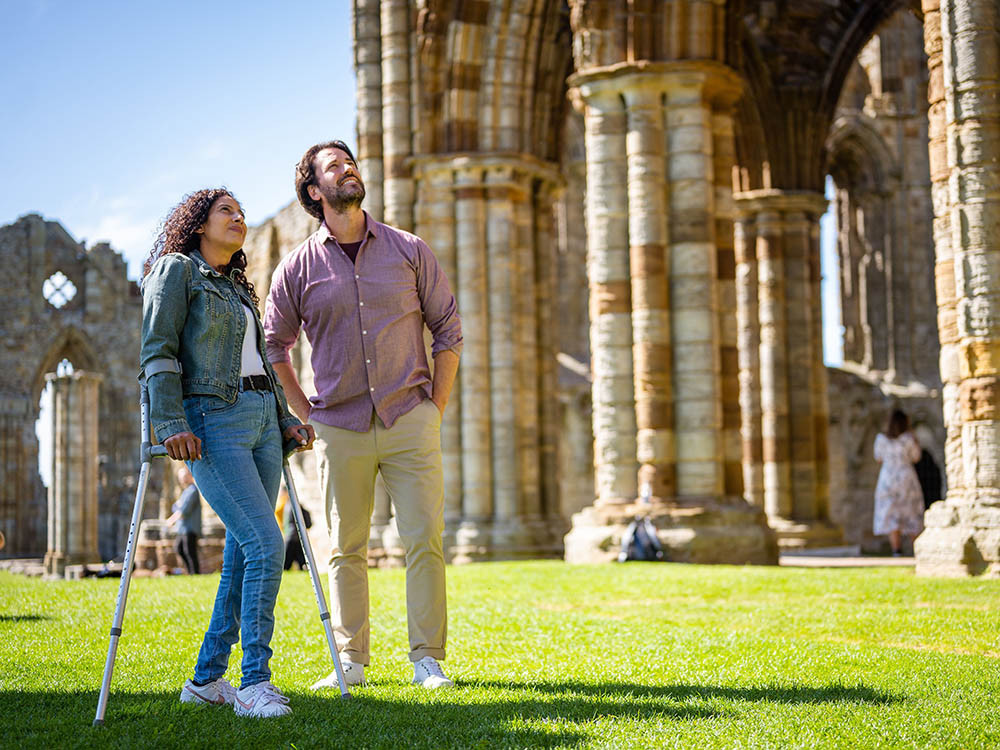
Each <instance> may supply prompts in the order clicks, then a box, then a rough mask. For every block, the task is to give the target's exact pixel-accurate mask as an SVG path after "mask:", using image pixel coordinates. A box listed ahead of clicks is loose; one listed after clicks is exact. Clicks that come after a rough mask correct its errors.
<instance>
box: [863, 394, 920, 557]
mask: <svg viewBox="0 0 1000 750" xmlns="http://www.w3.org/2000/svg"><path fill="white" fill-rule="evenodd" d="M875 460H876V461H879V462H880V463H881V464H882V469H881V470H880V471H879V474H878V483H877V484H876V485H875V516H874V519H873V523H872V531H873V533H874V534H875V535H876V536H882V535H888V537H889V543H890V544H891V545H892V554H893V555H896V556H899V555H902V554H903V546H902V542H903V537H904V536H905V537H907V538H908V539H912V538H913V537H915V536H917V534H919V533H920V532H921V531H923V527H924V524H923V520H924V503H923V496H922V494H921V491H920V481H919V480H918V479H917V472H916V470H915V469H914V468H913V464H915V463H916V462H917V461H919V460H920V444H919V443H918V442H917V439H916V438H915V437H914V436H913V433H912V432H910V418H909V417H907V416H906V413H905V412H903V411H901V410H899V409H894V410H893V412H892V415H891V416H890V417H889V425H888V428H887V429H886V431H885V434H884V435H883V434H881V433H880V434H879V435H877V436H876V437H875Z"/></svg>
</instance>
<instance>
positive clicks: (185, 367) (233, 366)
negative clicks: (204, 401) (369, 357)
mask: <svg viewBox="0 0 1000 750" xmlns="http://www.w3.org/2000/svg"><path fill="white" fill-rule="evenodd" d="M244 302H245V303H246V304H247V305H248V306H249V307H250V309H251V310H253V312H254V319H255V321H256V323H257V351H258V353H259V354H260V357H261V359H262V360H263V362H264V370H265V371H266V372H267V377H268V378H269V379H270V380H271V385H272V386H273V388H274V395H275V399H276V401H277V403H278V425H279V427H280V428H281V432H282V433H284V431H285V430H286V429H288V428H289V427H292V426H294V425H297V424H301V423H300V422H299V420H298V419H297V418H296V417H295V415H293V414H292V413H291V412H290V411H289V410H288V401H287V400H286V399H285V391H284V390H283V389H282V387H281V384H280V383H279V382H278V379H277V377H276V376H275V374H274V369H273V368H272V367H271V363H270V362H268V361H267V355H266V354H265V353H264V329H263V326H262V325H261V322H260V316H259V314H258V313H257V308H256V306H255V305H254V304H253V302H252V301H251V300H250V295H249V293H248V292H247V290H246V289H245V288H244V287H243V286H242V285H241V284H237V283H236V282H235V281H233V280H232V279H230V278H228V277H226V276H223V275H222V274H221V273H219V272H218V271H216V270H215V269H214V268H212V267H211V266H210V265H209V264H208V263H207V262H206V261H205V259H204V258H203V257H201V254H200V253H198V252H197V251H195V252H192V253H191V255H190V256H187V255H183V254H181V253H167V254H166V255H163V256H162V257H160V258H159V259H157V261H156V263H154V264H153V267H152V268H151V269H149V273H148V274H147V275H146V278H145V279H143V283H142V348H141V350H140V352H139V367H140V372H139V378H140V379H142V378H143V377H145V376H144V370H145V367H146V365H148V364H149V363H150V362H152V361H153V360H156V359H173V360H177V361H178V362H179V363H180V366H181V372H180V373H179V374H178V373H176V372H160V373H157V374H155V375H152V376H151V377H149V378H148V381H147V383H146V385H147V387H148V388H149V404H150V423H151V424H152V429H153V434H154V435H155V437H156V439H157V440H158V441H159V442H161V443H162V442H163V441H164V440H166V439H167V438H168V437H170V436H171V435H176V434H177V433H178V432H190V431H191V427H190V426H189V425H188V422H187V418H186V417H185V416H184V404H183V400H184V398H186V397H187V396H194V395H202V396H206V395H207V396H217V397H218V398H220V399H222V400H223V401H225V402H227V403H229V404H234V403H236V398H237V396H238V395H239V380H240V360H241V356H240V355H241V351H242V347H243V336H244V334H245V332H246V327H247V323H246V315H245V314H244V312H243V309H242V306H243V303H244Z"/></svg>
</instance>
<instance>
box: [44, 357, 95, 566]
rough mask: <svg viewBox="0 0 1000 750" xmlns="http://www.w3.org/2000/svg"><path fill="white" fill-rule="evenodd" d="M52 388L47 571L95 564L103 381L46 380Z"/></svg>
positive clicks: (91, 377) (85, 375) (86, 376)
mask: <svg viewBox="0 0 1000 750" xmlns="http://www.w3.org/2000/svg"><path fill="white" fill-rule="evenodd" d="M46 381H47V382H48V383H50V384H51V386H52V435H53V446H52V486H51V487H49V519H48V521H49V532H48V550H47V551H46V553H45V571H46V573H48V574H49V575H54V576H61V575H63V573H64V571H65V570H66V566H67V565H77V564H80V563H91V562H98V561H99V560H100V557H99V555H98V551H97V468H98V454H97V450H96V447H97V445H98V443H97V413H98V408H97V407H98V389H99V387H100V383H101V376H100V375H97V374H96V373H92V372H84V371H77V372H74V373H73V374H72V375H54V374H52V375H47V376H46Z"/></svg>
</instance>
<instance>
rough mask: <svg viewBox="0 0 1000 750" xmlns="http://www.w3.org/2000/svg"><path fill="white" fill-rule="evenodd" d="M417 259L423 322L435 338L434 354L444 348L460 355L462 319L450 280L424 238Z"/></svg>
mask: <svg viewBox="0 0 1000 750" xmlns="http://www.w3.org/2000/svg"><path fill="white" fill-rule="evenodd" d="M417 259H418V262H417V293H418V294H419V295H420V304H421V307H422V309H423V313H424V322H425V323H426V324H427V328H429V329H430V332H431V336H432V337H433V343H432V345H431V356H432V357H436V356H437V355H438V354H440V353H441V352H443V351H452V352H455V354H457V355H459V356H461V354H462V319H461V318H460V317H459V315H458V304H457V303H456V302H455V295H453V294H452V293H451V287H450V286H449V285H448V279H447V277H446V276H445V275H444V271H443V270H442V268H441V264H440V263H438V261H437V258H436V257H435V256H434V253H433V252H431V249H430V248H429V247H428V246H427V244H426V243H425V242H423V241H422V240H421V241H420V242H418V244H417Z"/></svg>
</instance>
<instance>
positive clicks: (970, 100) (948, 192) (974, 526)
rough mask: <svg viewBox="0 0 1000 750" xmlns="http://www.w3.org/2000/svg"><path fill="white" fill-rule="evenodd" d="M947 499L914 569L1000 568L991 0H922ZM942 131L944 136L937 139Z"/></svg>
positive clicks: (996, 129)
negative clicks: (927, 71)
mask: <svg viewBox="0 0 1000 750" xmlns="http://www.w3.org/2000/svg"><path fill="white" fill-rule="evenodd" d="M923 6H924V36H925V46H926V49H927V53H928V57H929V62H928V65H929V68H930V85H929V89H928V91H929V93H928V96H929V99H930V104H931V109H930V139H931V140H930V158H931V179H932V195H933V199H934V210H935V222H934V230H935V231H934V240H935V251H936V259H937V261H936V268H935V271H936V276H937V281H938V285H937V299H938V324H939V330H940V338H941V379H942V381H943V382H944V384H945V385H944V397H943V402H944V403H943V407H944V418H945V425H946V428H947V431H948V443H947V445H946V470H947V475H948V495H947V497H946V499H945V500H944V501H942V502H939V503H935V504H934V505H933V506H932V507H931V509H930V510H929V511H928V512H927V514H926V516H925V524H926V529H925V531H924V533H923V534H921V535H920V536H919V537H918V538H917V542H916V544H915V553H916V558H917V572H918V573H922V574H932V575H968V574H980V573H985V574H987V575H990V576H997V575H1000V458H998V457H1000V322H998V321H1000V297H998V282H997V278H998V276H997V269H998V268H1000V250H998V249H997V248H996V245H995V235H996V227H997V226H998V225H1000V198H998V197H997V191H996V188H995V186H996V184H997V183H998V182H1000V166H998V165H1000V145H998V144H1000V110H998V107H997V101H996V94H995V91H996V88H997V84H998V79H1000V63H998V61H997V56H996V50H997V44H996V39H997V35H998V33H1000V7H998V6H997V4H996V3H995V2H992V1H987V0H962V2H958V1H957V0H941V1H940V3H938V2H935V1H934V0H924V4H923ZM942 136H943V138H942Z"/></svg>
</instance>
